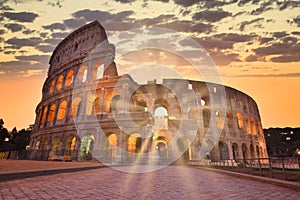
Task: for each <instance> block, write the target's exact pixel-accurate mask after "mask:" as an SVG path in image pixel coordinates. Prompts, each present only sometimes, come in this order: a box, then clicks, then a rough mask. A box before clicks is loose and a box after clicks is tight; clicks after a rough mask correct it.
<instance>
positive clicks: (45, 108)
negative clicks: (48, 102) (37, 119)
mask: <svg viewBox="0 0 300 200" xmlns="http://www.w3.org/2000/svg"><path fill="white" fill-rule="evenodd" d="M47 111H48V107H47V106H45V107H44V110H43V115H42V120H41V124H44V123H45V121H46V116H47Z"/></svg>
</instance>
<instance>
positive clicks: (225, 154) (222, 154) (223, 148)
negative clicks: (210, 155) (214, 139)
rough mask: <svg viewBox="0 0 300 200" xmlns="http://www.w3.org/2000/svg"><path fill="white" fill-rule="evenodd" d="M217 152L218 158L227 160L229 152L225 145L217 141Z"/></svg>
mask: <svg viewBox="0 0 300 200" xmlns="http://www.w3.org/2000/svg"><path fill="white" fill-rule="evenodd" d="M219 153H220V160H228V159H229V153H228V148H227V145H226V144H224V143H223V142H219Z"/></svg>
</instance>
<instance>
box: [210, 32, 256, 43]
mask: <svg viewBox="0 0 300 200" xmlns="http://www.w3.org/2000/svg"><path fill="white" fill-rule="evenodd" d="M255 37H257V35H250V34H248V35H242V34H237V33H221V34H217V35H214V38H219V39H220V40H223V41H232V42H247V41H250V40H252V39H253V38H255Z"/></svg>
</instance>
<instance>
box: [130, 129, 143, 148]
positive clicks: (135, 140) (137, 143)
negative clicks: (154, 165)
mask: <svg viewBox="0 0 300 200" xmlns="http://www.w3.org/2000/svg"><path fill="white" fill-rule="evenodd" d="M141 147H142V138H141V136H140V134H137V133H135V134H132V135H131V136H130V137H129V138H128V152H131V153H138V152H140V150H141Z"/></svg>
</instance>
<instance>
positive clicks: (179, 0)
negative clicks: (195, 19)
mask: <svg viewBox="0 0 300 200" xmlns="http://www.w3.org/2000/svg"><path fill="white" fill-rule="evenodd" d="M174 3H175V4H178V5H181V6H184V7H189V6H192V5H194V4H197V3H199V1H198V0H174Z"/></svg>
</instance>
